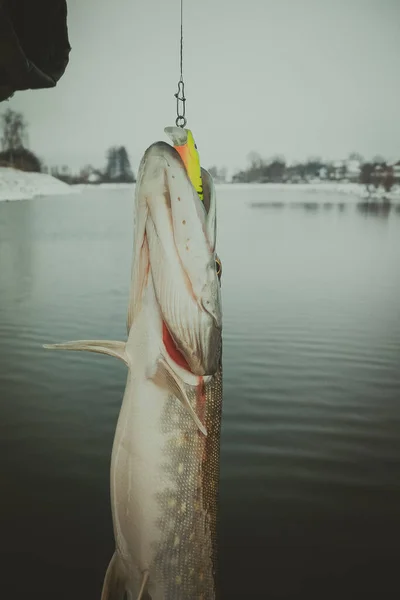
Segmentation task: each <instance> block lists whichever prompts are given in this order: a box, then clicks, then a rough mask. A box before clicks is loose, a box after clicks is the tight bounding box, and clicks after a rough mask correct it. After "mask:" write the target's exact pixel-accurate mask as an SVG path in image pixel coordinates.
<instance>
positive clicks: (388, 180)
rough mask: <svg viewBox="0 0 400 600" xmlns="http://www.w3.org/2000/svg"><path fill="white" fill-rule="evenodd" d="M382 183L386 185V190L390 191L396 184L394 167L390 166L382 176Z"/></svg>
mask: <svg viewBox="0 0 400 600" xmlns="http://www.w3.org/2000/svg"><path fill="white" fill-rule="evenodd" d="M382 185H383V187H384V190H385V192H390V190H391V189H392V187H393V185H394V173H393V168H392V167H388V168H387V169H386V171H385V173H384V175H383V178H382Z"/></svg>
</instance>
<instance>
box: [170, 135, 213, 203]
mask: <svg viewBox="0 0 400 600" xmlns="http://www.w3.org/2000/svg"><path fill="white" fill-rule="evenodd" d="M164 131H165V133H166V134H167V135H168V136H169V137H170V138H171V140H172V142H173V144H174V148H175V150H176V151H177V152H178V153H179V155H180V157H181V159H182V160H183V164H184V165H185V168H186V172H187V174H188V177H189V179H190V181H191V182H192V185H193V187H194V189H195V190H196V192H197V193H198V195H199V198H200V200H201V201H202V202H203V199H204V195H203V181H202V178H201V166H200V156H199V153H198V150H197V146H196V143H195V141H194V137H193V134H192V132H191V131H190V129H182V127H166V128H165V129H164Z"/></svg>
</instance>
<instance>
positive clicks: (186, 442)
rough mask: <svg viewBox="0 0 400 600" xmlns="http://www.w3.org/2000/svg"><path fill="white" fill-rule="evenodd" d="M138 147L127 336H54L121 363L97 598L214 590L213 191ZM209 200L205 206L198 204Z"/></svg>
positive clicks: (163, 148) (159, 151)
mask: <svg viewBox="0 0 400 600" xmlns="http://www.w3.org/2000/svg"><path fill="white" fill-rule="evenodd" d="M201 177H202V179H203V183H204V197H203V200H204V202H202V201H200V198H199V195H198V192H197V190H196V188H195V187H194V185H193V184H192V181H191V178H190V177H189V176H188V172H187V170H186V167H185V164H184V162H183V160H182V158H181V156H180V155H179V154H178V152H177V151H176V150H175V149H174V148H172V147H171V146H169V145H168V144H165V143H163V142H158V143H156V144H153V145H152V146H150V148H149V149H148V150H147V151H146V153H145V155H144V157H143V159H142V162H141V166H140V169H139V174H138V181H137V186H136V193H135V236H134V258H133V265H132V277H131V290H130V300H129V308H128V339H127V341H126V343H124V342H108V341H87V340H83V341H80V342H70V343H67V344H56V345H53V346H52V347H53V348H60V349H66V350H88V351H92V352H100V353H105V354H110V355H112V356H116V357H118V358H121V359H122V360H123V361H124V362H125V363H126V364H127V366H128V377H127V384H126V388H125V393H124V398H123V402H122V406H121V410H120V414H119V419H118V423H117V428H116V432H115V438H114V444H113V450H112V457H111V473H110V479H111V505H112V516H113V526H114V537H115V547H116V549H115V553H114V556H113V557H112V559H111V562H110V565H109V567H108V569H107V573H106V576H105V580H104V586H103V592H102V600H123V598H124V594H125V593H126V594H127V597H128V599H129V600H137V599H140V598H143V599H146V600H149V599H151V600H195V599H198V600H201V599H202V600H213V599H214V598H216V596H217V588H216V572H217V564H216V559H217V547H216V516H217V501H218V481H219V446H220V424H221V408H222V366H221V365H222V363H221V352H222V344H221V329H222V318H221V301H220V285H219V280H218V275H217V268H216V254H215V242H216V216H215V191H214V187H213V183H212V179H211V177H210V176H209V174H208V173H207V172H206V171H204V170H201ZM206 206H207V208H206Z"/></svg>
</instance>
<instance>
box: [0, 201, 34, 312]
mask: <svg viewBox="0 0 400 600" xmlns="http://www.w3.org/2000/svg"><path fill="white" fill-rule="evenodd" d="M32 212H33V204H32V203H31V202H29V201H27V202H7V203H6V202H0V289H1V290H2V297H5V298H7V301H8V302H9V303H13V302H20V301H22V300H23V299H25V300H26V299H27V297H26V296H27V292H28V293H29V291H30V290H31V287H32V281H33V271H32V269H33V261H34V245H33V233H32V228H33V225H32Z"/></svg>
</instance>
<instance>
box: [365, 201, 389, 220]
mask: <svg viewBox="0 0 400 600" xmlns="http://www.w3.org/2000/svg"><path fill="white" fill-rule="evenodd" d="M391 208H392V204H391V203H390V202H359V203H358V204H357V209H358V210H359V212H360V213H363V214H365V215H371V216H375V217H383V218H387V217H388V216H389V213H390V211H391Z"/></svg>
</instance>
